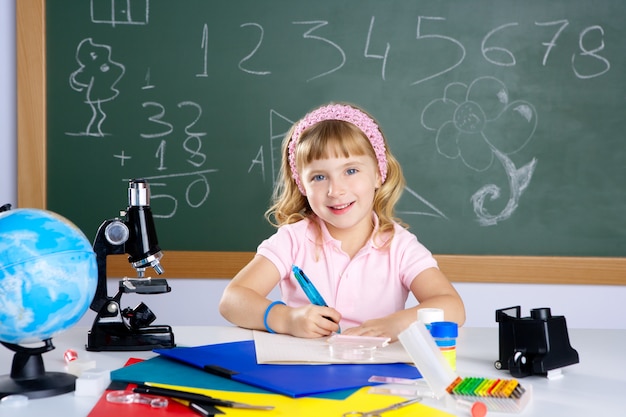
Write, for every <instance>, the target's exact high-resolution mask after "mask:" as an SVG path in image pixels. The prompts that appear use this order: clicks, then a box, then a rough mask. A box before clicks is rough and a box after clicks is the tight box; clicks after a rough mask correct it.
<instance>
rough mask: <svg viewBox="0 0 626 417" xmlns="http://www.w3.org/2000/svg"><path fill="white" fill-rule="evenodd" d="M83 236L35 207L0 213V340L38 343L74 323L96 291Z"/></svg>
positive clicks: (93, 264) (66, 222)
mask: <svg viewBox="0 0 626 417" xmlns="http://www.w3.org/2000/svg"><path fill="white" fill-rule="evenodd" d="M97 282H98V268H97V264H96V255H95V253H94V251H93V249H92V247H91V244H90V242H89V240H88V239H87V238H86V237H85V235H84V234H83V232H82V231H81V230H80V229H79V228H78V227H76V225H74V224H73V223H72V222H70V221H69V220H67V219H66V218H64V217H62V216H60V215H59V214H56V213H53V212H51V211H47V210H39V209H15V210H6V211H2V212H0V306H2V307H1V308H0V342H5V343H10V344H29V343H36V342H39V341H44V340H47V339H50V338H52V337H54V336H55V335H57V334H59V333H60V332H62V331H64V330H66V329H68V328H69V327H71V326H73V325H74V324H76V323H77V322H78V321H79V320H80V319H81V317H82V316H83V315H84V314H85V312H86V311H87V309H88V308H89V305H90V304H91V301H92V299H93V297H94V295H95V292H96V286H97Z"/></svg>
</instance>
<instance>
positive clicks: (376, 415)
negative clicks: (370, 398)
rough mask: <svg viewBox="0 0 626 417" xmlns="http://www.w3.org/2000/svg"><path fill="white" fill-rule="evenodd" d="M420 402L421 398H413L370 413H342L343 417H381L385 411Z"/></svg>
mask: <svg viewBox="0 0 626 417" xmlns="http://www.w3.org/2000/svg"><path fill="white" fill-rule="evenodd" d="M421 400H422V398H421V397H417V398H413V399H411V400H407V401H402V402H400V403H396V404H392V405H390V406H389V407H385V408H379V409H378V410H372V411H348V412H347V413H343V417H381V416H380V415H381V414H382V413H384V412H385V411H391V410H397V409H398V408H402V407H406V406H407V405H411V404H414V403H417V402H420V401H421Z"/></svg>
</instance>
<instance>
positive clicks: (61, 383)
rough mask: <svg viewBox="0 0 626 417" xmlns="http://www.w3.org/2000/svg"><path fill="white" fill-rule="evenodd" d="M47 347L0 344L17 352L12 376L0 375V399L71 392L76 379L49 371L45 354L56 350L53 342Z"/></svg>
mask: <svg viewBox="0 0 626 417" xmlns="http://www.w3.org/2000/svg"><path fill="white" fill-rule="evenodd" d="M43 342H44V345H43V346H40V347H36V348H28V347H24V346H20V345H16V344H13V343H6V342H0V343H2V344H3V345H4V346H6V347H7V348H8V349H10V350H12V351H14V352H15V355H14V356H13V364H12V366H11V374H10V375H1V376H0V397H5V396H7V395H13V394H21V395H25V396H27V397H28V398H44V397H51V396H53V395H60V394H65V393H68V392H72V391H74V389H75V386H76V377H75V376H74V375H71V374H67V373H64V372H46V370H45V367H44V363H43V357H42V354H43V353H46V352H49V351H51V350H53V349H54V345H52V339H46V340H44V341H43Z"/></svg>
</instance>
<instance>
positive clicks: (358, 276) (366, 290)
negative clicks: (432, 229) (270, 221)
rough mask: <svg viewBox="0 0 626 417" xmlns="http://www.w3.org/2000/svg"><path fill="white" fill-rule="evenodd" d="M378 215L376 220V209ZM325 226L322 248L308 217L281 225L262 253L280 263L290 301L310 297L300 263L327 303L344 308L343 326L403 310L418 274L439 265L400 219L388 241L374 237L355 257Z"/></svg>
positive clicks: (282, 282) (284, 290)
mask: <svg viewBox="0 0 626 417" xmlns="http://www.w3.org/2000/svg"><path fill="white" fill-rule="evenodd" d="M374 220H375V224H376V225H377V224H378V218H377V216H376V215H374ZM314 221H315V220H314ZM321 227H322V242H323V245H322V246H321V248H320V247H316V245H315V239H316V227H315V225H314V224H312V223H311V220H309V219H305V220H302V221H299V222H297V223H293V224H289V225H284V226H281V227H280V228H279V229H278V230H277V231H276V233H275V234H274V235H272V236H270V237H269V238H268V239H266V240H264V241H263V242H261V244H260V245H259V247H258V248H257V253H258V254H259V255H262V256H264V257H265V258H267V259H269V260H270V261H271V262H272V263H273V264H274V265H275V266H276V268H277V269H278V271H279V273H280V276H281V280H280V283H279V286H280V290H281V293H282V298H283V301H284V302H285V303H286V304H287V305H289V306H292V307H298V306H301V305H304V304H309V303H310V301H309V300H308V299H307V297H306V295H305V294H304V291H302V289H301V288H300V286H299V284H298V281H296V278H295V277H294V275H293V273H292V271H291V266H292V265H297V266H299V267H300V268H302V270H303V271H304V272H305V274H306V275H307V276H308V277H309V279H310V280H311V282H312V283H313V284H314V285H315V287H316V288H317V290H318V291H319V293H320V294H321V295H322V297H323V298H324V300H325V301H326V303H327V304H328V305H329V306H331V307H334V308H335V309H336V310H337V311H339V312H340V313H341V315H342V320H341V323H340V325H341V327H342V328H346V329H347V328H350V327H354V326H358V325H359V324H361V323H362V322H364V321H366V320H369V319H374V318H380V317H384V316H387V315H389V314H391V313H394V312H396V311H399V310H403V309H404V307H405V303H406V300H407V297H408V294H409V292H410V286H411V282H412V281H413V279H414V278H415V277H417V275H419V273H420V272H422V271H424V270H426V269H428V268H437V267H438V266H437V262H436V261H435V259H434V258H433V256H432V254H431V253H430V251H428V249H426V248H425V247H424V246H423V245H422V244H421V243H419V242H418V240H417V237H416V236H415V235H414V234H412V233H411V232H409V231H408V230H406V229H404V228H403V227H402V226H400V225H398V224H396V226H395V234H394V237H393V240H392V241H391V245H390V246H389V247H386V248H384V249H379V248H377V247H376V246H375V245H374V243H373V241H372V240H371V239H370V240H369V241H368V243H367V244H366V245H365V246H364V247H363V248H361V250H360V251H359V252H358V253H357V254H356V255H355V256H354V257H353V258H352V259H350V257H349V256H348V255H347V254H346V253H345V252H344V251H343V250H342V249H341V242H340V241H338V240H336V239H334V238H333V237H332V236H331V235H330V233H329V232H328V229H327V228H326V226H325V225H324V223H323V222H321ZM316 255H317V258H316Z"/></svg>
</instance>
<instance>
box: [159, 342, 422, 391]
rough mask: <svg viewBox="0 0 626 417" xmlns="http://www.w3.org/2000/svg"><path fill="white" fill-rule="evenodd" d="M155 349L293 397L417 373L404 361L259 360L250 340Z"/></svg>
mask: <svg viewBox="0 0 626 417" xmlns="http://www.w3.org/2000/svg"><path fill="white" fill-rule="evenodd" d="M155 352H156V353H158V354H160V355H161V356H163V357H166V358H169V359H173V360H176V361H179V362H182V363H186V364H188V365H191V366H194V367H196V368H200V369H202V370H204V371H205V372H208V373H210V374H213V375H218V376H221V377H224V378H229V379H231V380H233V381H237V382H243V383H245V384H249V385H252V386H255V387H258V388H262V389H265V390H268V391H271V392H275V393H279V394H283V395H287V396H289V397H294V398H297V397H304V396H310V395H316V394H323V393H328V392H331V391H337V390H345V389H355V388H361V387H364V386H367V385H376V384H374V383H371V382H368V379H369V378H370V377H371V376H372V375H382V376H392V377H400V378H419V377H420V374H419V372H418V371H417V369H416V368H415V367H414V366H412V365H408V364H406V363H391V364H389V363H385V364H311V365H274V364H258V363H257V361H256V352H255V349H254V341H253V340H246V341H242V342H231V343H220V344H215V345H206V346H198V347H178V348H173V349H158V350H155Z"/></svg>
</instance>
